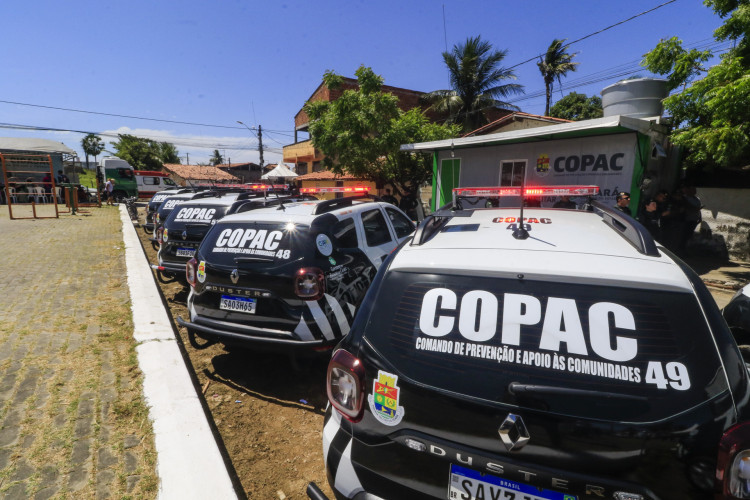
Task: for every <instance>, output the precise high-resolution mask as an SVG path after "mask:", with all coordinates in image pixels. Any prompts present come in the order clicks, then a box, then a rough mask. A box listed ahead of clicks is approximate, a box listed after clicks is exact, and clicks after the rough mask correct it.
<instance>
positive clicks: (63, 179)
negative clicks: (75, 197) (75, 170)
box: [57, 170, 70, 184]
mask: <svg viewBox="0 0 750 500" xmlns="http://www.w3.org/2000/svg"><path fill="white" fill-rule="evenodd" d="M57 183H58V184H68V183H70V179H68V176H67V175H65V173H63V171H62V170H58V171H57Z"/></svg>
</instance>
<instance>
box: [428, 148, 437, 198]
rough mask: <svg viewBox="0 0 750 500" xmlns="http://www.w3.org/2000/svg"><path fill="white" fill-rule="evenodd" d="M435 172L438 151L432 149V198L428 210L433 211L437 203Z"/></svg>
mask: <svg viewBox="0 0 750 500" xmlns="http://www.w3.org/2000/svg"><path fill="white" fill-rule="evenodd" d="M437 174H438V152H437V151H433V153H432V199H431V200H430V210H432V211H433V212H434V211H435V210H437V208H436V207H435V205H436V204H437V182H436V179H437Z"/></svg>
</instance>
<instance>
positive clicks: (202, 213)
mask: <svg viewBox="0 0 750 500" xmlns="http://www.w3.org/2000/svg"><path fill="white" fill-rule="evenodd" d="M227 208H228V207H227V206H226V205H206V204H196V203H183V204H181V205H180V206H179V207H175V209H174V210H172V212H171V213H170V214H169V221H168V222H169V225H170V228H171V229H181V228H183V227H185V226H186V225H187V224H211V223H212V222H214V221H217V220H219V219H221V218H222V217H224V214H225V213H226V212H227Z"/></svg>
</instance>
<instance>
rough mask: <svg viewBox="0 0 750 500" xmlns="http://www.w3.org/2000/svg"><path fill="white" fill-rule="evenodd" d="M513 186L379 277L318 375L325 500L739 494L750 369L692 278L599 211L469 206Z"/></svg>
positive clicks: (393, 261)
mask: <svg viewBox="0 0 750 500" xmlns="http://www.w3.org/2000/svg"><path fill="white" fill-rule="evenodd" d="M519 191H520V190H519V189H517V188H512V189H507V188H497V189H490V188H484V189H476V190H470V189H464V188H460V189H458V190H457V197H456V202H455V204H454V206H452V207H444V208H443V209H441V210H439V211H438V212H436V213H435V214H433V215H432V216H430V217H428V218H427V219H426V220H425V221H424V222H423V223H422V224H421V225H420V227H419V228H418V229H417V231H416V232H415V234H414V236H413V238H412V240H411V241H410V242H407V243H406V244H404V245H403V246H401V247H400V248H399V249H398V250H397V251H396V252H394V254H393V255H392V256H391V258H389V259H388V261H387V262H386V263H385V264H384V266H383V267H381V269H380V271H379V273H378V275H377V277H376V278H375V280H374V283H373V285H372V287H371V288H370V289H369V291H368V293H367V295H366V297H365V299H364V302H363V303H362V305H361V307H360V309H359V311H358V313H357V317H356V320H355V322H354V324H353V325H352V328H351V330H350V332H349V335H347V336H346V337H344V339H343V340H342V341H341V343H340V344H339V345H338V346H337V348H336V349H335V351H334V353H333V357H332V360H331V362H330V364H329V367H328V374H327V392H328V397H329V401H330V403H331V404H330V405H329V408H328V410H327V413H326V417H325V425H324V430H323V450H324V458H325V464H326V468H327V475H328V480H329V483H330V485H331V488H332V489H333V491H334V492H335V494H336V498H357V499H365V498H367V499H378V498H382V499H395V498H409V499H419V498H444V499H462V500H469V499H487V500H489V499H504V500H505V499H515V500H540V499H547V500H549V499H554V500H572V499H579V500H583V499H604V498H606V499H619V500H626V499H627V500H636V499H640V500H646V499H648V500H655V499H698V498H701V499H705V498H721V499H729V498H750V420H749V419H750V379H749V377H748V368H747V367H746V365H745V362H744V361H743V359H742V357H741V353H740V351H739V349H738V346H737V344H736V342H735V340H734V339H733V338H732V335H731V333H730V331H729V329H728V327H727V324H726V322H725V321H724V320H723V319H722V316H721V314H720V312H719V310H718V308H717V306H716V303H715V302H714V300H713V299H712V297H711V295H710V294H709V292H708V291H707V290H706V287H705V286H704V285H703V283H702V281H701V280H700V279H699V277H698V276H697V275H696V274H695V273H694V272H693V271H692V270H691V269H690V268H689V267H688V266H686V265H685V264H684V263H682V262H681V261H680V260H679V259H677V258H676V257H675V256H673V255H672V254H670V253H669V251H668V250H666V249H664V248H662V247H659V246H657V244H656V243H655V242H654V240H653V239H652V238H651V237H650V236H649V234H648V232H647V231H646V230H645V229H644V228H643V227H642V226H641V225H640V224H639V223H638V222H636V221H634V220H633V219H632V218H630V217H627V216H624V215H623V214H621V213H620V212H619V211H616V210H614V209H612V208H610V207H607V206H604V205H603V204H601V203H599V202H591V204H590V210H586V211H583V210H581V211H576V210H555V209H543V208H527V209H525V211H521V212H519V209H517V208H516V209H508V208H487V209H476V210H464V209H462V208H461V207H462V203H461V199H462V196H472V197H481V196H501V195H508V194H520V193H519ZM594 191H595V188H592V187H585V186H580V187H567V188H564V189H563V188H555V187H549V188H544V189H534V190H531V189H529V190H526V192H527V193H529V192H535V193H538V194H540V195H545V196H554V195H562V194H566V195H572V196H578V195H581V194H586V193H589V194H590V193H592V192H594ZM308 494H309V495H310V496H311V497H315V498H320V497H321V496H320V494H319V490H318V489H316V487H315V486H314V485H310V487H309V488H308Z"/></svg>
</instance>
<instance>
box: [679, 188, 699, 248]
mask: <svg viewBox="0 0 750 500" xmlns="http://www.w3.org/2000/svg"><path fill="white" fill-rule="evenodd" d="M680 191H681V192H682V197H683V206H684V209H685V211H684V220H683V224H682V228H681V232H680V236H679V240H678V242H677V253H678V255H680V254H684V253H685V251H686V249H687V243H688V241H689V240H690V237H691V236H693V233H694V232H695V228H696V227H697V226H698V224H700V223H701V221H702V220H703V217H702V216H701V208H703V203H701V199H700V198H698V196H697V195H696V190H695V187H693V186H686V185H683V186H681V187H680Z"/></svg>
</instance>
